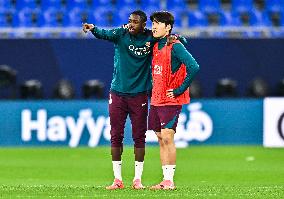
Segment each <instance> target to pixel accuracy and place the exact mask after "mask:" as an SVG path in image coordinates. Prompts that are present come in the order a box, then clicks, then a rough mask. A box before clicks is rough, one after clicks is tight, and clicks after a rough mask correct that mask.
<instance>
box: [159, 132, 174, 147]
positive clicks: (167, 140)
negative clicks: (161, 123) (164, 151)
mask: <svg viewBox="0 0 284 199" xmlns="http://www.w3.org/2000/svg"><path fill="white" fill-rule="evenodd" d="M162 142H163V144H164V145H170V144H173V143H174V139H173V136H171V135H170V134H164V135H162Z"/></svg>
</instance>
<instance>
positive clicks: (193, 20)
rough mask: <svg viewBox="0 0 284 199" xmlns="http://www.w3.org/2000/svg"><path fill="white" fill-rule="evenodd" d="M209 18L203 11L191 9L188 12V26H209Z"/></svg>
mask: <svg viewBox="0 0 284 199" xmlns="http://www.w3.org/2000/svg"><path fill="white" fill-rule="evenodd" d="M207 25H208V23H207V20H206V18H205V16H204V15H203V13H202V12H200V11H190V12H188V27H189V28H190V27H202V26H207Z"/></svg>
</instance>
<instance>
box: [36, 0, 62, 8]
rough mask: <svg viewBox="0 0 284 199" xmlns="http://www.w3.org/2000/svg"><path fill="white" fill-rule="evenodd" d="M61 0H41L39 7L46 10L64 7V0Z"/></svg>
mask: <svg viewBox="0 0 284 199" xmlns="http://www.w3.org/2000/svg"><path fill="white" fill-rule="evenodd" d="M63 2H64V1H62V0H41V8H42V9H43V10H47V9H49V8H57V9H63V8H65V7H66V4H65V3H66V2H65V3H63Z"/></svg>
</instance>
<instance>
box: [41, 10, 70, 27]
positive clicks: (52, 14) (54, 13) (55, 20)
mask: <svg viewBox="0 0 284 199" xmlns="http://www.w3.org/2000/svg"><path fill="white" fill-rule="evenodd" d="M43 17H44V26H46V27H61V26H67V25H68V21H69V20H68V16H67V14H66V12H65V11H64V10H63V9H56V8H54V7H51V8H49V9H47V10H46V11H45V12H44V13H43Z"/></svg>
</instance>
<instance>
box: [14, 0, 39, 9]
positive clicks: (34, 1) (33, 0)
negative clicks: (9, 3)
mask: <svg viewBox="0 0 284 199" xmlns="http://www.w3.org/2000/svg"><path fill="white" fill-rule="evenodd" d="M16 7H17V9H19V10H20V9H23V8H30V9H35V8H39V7H40V1H39V0H21V1H17V4H16Z"/></svg>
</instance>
